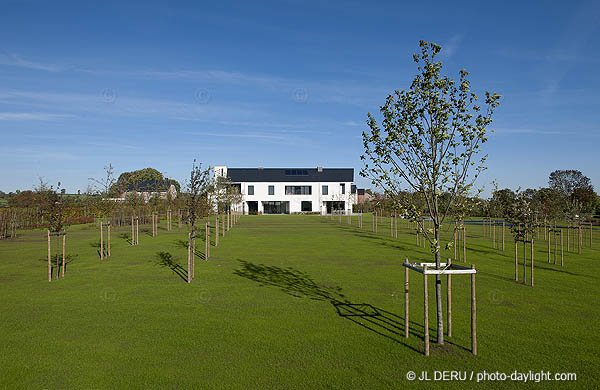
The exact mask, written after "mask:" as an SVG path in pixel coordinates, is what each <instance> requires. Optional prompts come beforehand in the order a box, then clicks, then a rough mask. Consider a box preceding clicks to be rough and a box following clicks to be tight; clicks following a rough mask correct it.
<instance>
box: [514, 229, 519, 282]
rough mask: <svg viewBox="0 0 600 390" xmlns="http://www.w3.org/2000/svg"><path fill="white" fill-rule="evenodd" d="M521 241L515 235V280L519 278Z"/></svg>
mask: <svg viewBox="0 0 600 390" xmlns="http://www.w3.org/2000/svg"><path fill="white" fill-rule="evenodd" d="M518 252H519V241H517V239H516V237H515V281H518V280H519V256H518Z"/></svg>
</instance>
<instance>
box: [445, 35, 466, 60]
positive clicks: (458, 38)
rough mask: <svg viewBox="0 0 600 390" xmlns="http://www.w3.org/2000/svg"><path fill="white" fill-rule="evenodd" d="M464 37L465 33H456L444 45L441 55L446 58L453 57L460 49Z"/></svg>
mask: <svg viewBox="0 0 600 390" xmlns="http://www.w3.org/2000/svg"><path fill="white" fill-rule="evenodd" d="M464 38H465V35H464V34H454V35H453V36H452V38H450V40H449V41H448V42H446V43H445V44H443V45H442V51H441V52H440V56H441V57H442V58H446V59H449V58H451V57H452V56H453V55H454V54H455V53H456V51H457V50H458V48H459V46H460V44H461V43H462V41H463V40H464Z"/></svg>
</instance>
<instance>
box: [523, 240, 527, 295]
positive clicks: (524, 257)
mask: <svg viewBox="0 0 600 390" xmlns="http://www.w3.org/2000/svg"><path fill="white" fill-rule="evenodd" d="M523 284H525V285H526V284H527V235H525V236H523Z"/></svg>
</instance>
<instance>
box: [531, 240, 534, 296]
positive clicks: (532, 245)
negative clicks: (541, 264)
mask: <svg viewBox="0 0 600 390" xmlns="http://www.w3.org/2000/svg"><path fill="white" fill-rule="evenodd" d="M533 247H534V244H533V237H531V287H533Z"/></svg>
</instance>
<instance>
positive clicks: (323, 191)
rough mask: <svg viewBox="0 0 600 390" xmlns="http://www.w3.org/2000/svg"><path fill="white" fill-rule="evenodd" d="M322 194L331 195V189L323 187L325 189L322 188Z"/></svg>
mask: <svg viewBox="0 0 600 390" xmlns="http://www.w3.org/2000/svg"><path fill="white" fill-rule="evenodd" d="M321 194H322V195H329V187H327V186H323V187H322V188H321Z"/></svg>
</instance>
